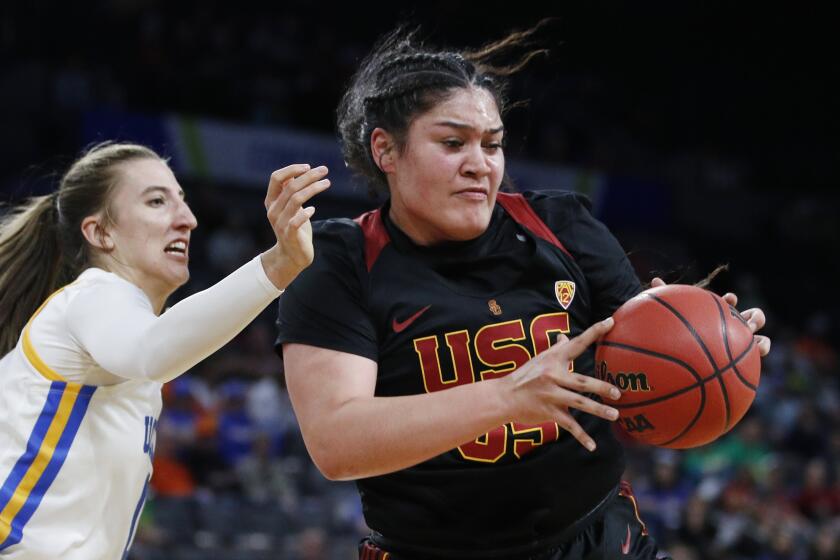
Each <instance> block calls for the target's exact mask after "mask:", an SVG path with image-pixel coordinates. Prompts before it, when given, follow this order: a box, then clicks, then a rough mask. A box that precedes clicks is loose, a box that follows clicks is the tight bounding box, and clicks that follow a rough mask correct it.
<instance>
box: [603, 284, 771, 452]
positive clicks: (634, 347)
mask: <svg viewBox="0 0 840 560" xmlns="http://www.w3.org/2000/svg"><path fill="white" fill-rule="evenodd" d="M613 317H614V319H615V325H614V326H613V328H612V330H611V331H610V332H609V333H607V334H606V335H605V336H604V337H603V338H601V339H600V340H599V341H598V344H597V348H596V351H595V364H596V373H597V375H598V377H599V378H600V379H602V380H604V381H607V382H608V383H611V384H612V385H615V386H616V387H618V388H619V389H620V390H621V392H622V396H621V399H620V400H619V401H617V402H616V403H610V406H613V407H615V408H617V409H618V410H619V414H620V415H619V419H618V420H617V422H618V423H619V425H620V426H621V428H623V429H624V431H625V432H626V433H627V434H628V435H629V436H631V437H633V438H634V439H636V440H638V441H640V442H643V443H646V444H649V445H655V446H659V447H670V448H675V449H684V448H689V447H697V446H700V445H704V444H707V443H709V442H711V441H714V440H715V439H717V438H718V437H720V436H721V435H723V434H725V433H726V432H728V431H729V430H731V429H732V428H733V427H734V426H735V425H736V424H737V423H738V421H739V420H741V418H743V416H744V414H745V413H746V412H747V409H749V407H750V405H751V404H752V402H753V399H754V398H755V393H756V390H757V388H758V382H759V377H760V373H761V361H760V357H759V351H758V346H757V345H756V344H755V342H754V340H753V333H752V331H751V330H750V328H749V325H748V324H747V322H746V321H745V320H744V319H743V317H741V314H740V313H739V312H738V311H737V310H736V309H735V308H734V307H731V306H730V305H729V304H728V303H726V302H725V301H724V300H723V298H721V297H720V296H718V295H717V294H714V293H712V292H710V291H708V290H704V289H701V288H697V287H694V286H686V285H677V284H673V285H669V286H661V287H658V288H651V289H649V290H646V291H644V292H642V293H641V294H639V295H637V296H636V297H634V298H632V299H630V300H629V301H627V302H626V303H625V304H624V305H622V306H621V307H620V308H619V309H618V311H616V313H615V314H614V315H613Z"/></svg>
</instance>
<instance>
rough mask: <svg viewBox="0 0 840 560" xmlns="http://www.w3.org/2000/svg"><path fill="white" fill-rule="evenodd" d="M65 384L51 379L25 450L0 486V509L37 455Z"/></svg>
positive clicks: (6, 502) (12, 493) (4, 505)
mask: <svg viewBox="0 0 840 560" xmlns="http://www.w3.org/2000/svg"><path fill="white" fill-rule="evenodd" d="M66 386H67V383H64V382H62V381H53V382H52V383H51V384H50V392H49V394H48V395H47V400H46V401H45V402H44V408H43V409H42V410H41V414H40V415H39V416H38V420H36V421H35V427H34V428H32V433H31V434H29V441H28V442H26V451H24V453H23V455H21V456H20V459H18V460H17V463H15V466H14V467H12V470H11V472H10V473H9V476H7V477H6V481H5V482H4V483H3V486H2V488H0V511H3V508H5V507H6V504H8V503H9V500H11V499H12V496H13V495H14V493H15V490H16V489H17V487H18V484H20V481H21V480H22V479H23V477H24V475H25V474H26V471H28V470H29V467H30V466H31V465H32V461H34V460H35V457H37V456H38V451H39V450H40V449H41V443H43V441H44V437H45V436H46V435H47V430H48V429H49V427H50V424H51V423H52V419H53V416H55V413H56V412H58V404H59V403H60V402H61V396H62V395H63V394H64V388H65V387H66Z"/></svg>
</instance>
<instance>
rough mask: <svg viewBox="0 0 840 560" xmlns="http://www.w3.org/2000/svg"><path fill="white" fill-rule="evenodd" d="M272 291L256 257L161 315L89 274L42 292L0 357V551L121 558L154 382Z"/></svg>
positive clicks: (242, 322) (130, 533) (144, 467)
mask: <svg viewBox="0 0 840 560" xmlns="http://www.w3.org/2000/svg"><path fill="white" fill-rule="evenodd" d="M279 293H280V290H277V289H276V288H275V287H274V285H273V284H271V282H270V280H269V279H268V278H267V277H266V276H265V272H264V271H263V268H262V265H261V264H260V262H259V259H258V258H257V259H254V260H253V261H251V262H250V263H248V264H246V265H245V266H243V267H242V268H240V269H239V270H237V271H235V272H234V273H233V274H231V275H230V276H228V277H227V278H225V279H224V280H222V281H221V282H219V283H218V284H216V285H215V286H213V287H211V288H209V289H207V290H205V291H203V292H200V293H198V294H195V295H193V296H191V297H189V298H186V299H185V300H183V301H182V302H180V303H178V304H177V305H175V306H174V307H172V308H171V309H170V310H168V311H167V312H166V313H164V314H162V315H160V316H156V315H155V314H154V310H153V308H152V305H151V303H150V302H149V300H148V298H147V297H146V296H145V294H144V293H143V292H142V291H141V290H140V289H139V288H138V287H137V286H135V285H133V284H131V283H129V282H127V281H126V280H123V279H121V278H119V277H118V276H116V275H114V274H112V273H109V272H105V271H103V270H99V269H88V270H86V271H85V272H84V273H82V274H81V275H80V276H79V278H78V279H77V281H76V282H74V283H73V284H70V285H69V286H66V287H65V288H63V289H62V290H59V291H58V292H56V293H55V294H53V296H51V297H50V299H48V300H47V301H46V302H45V303H44V305H42V306H41V309H39V310H38V311H37V312H36V313H35V315H34V316H33V318H32V319H31V320H30V321H29V323H28V324H27V326H26V327H25V329H24V331H23V333H22V334H21V337H20V340H19V342H18V344H17V346H16V347H15V348H14V349H13V350H12V351H11V352H9V353H8V354H7V355H6V356H4V357H3V358H2V360H0V558H2V559H3V560H12V559H14V560H48V559H49V560H55V559H58V558H61V559H62V560H100V559H101V560H110V559H113V560H120V559H122V558H124V557H125V556H126V553H127V551H128V548H129V546H130V545H131V541H132V539H133V537H134V532H135V530H136V525H137V520H138V518H139V516H140V512H141V511H142V508H143V503H144V501H145V497H146V489H147V486H148V483H149V479H150V478H151V474H152V458H153V454H154V445H155V430H156V427H157V418H158V416H159V414H160V408H161V396H160V389H161V386H162V383H163V382H164V381H167V380H169V379H172V378H174V377H175V376H177V375H179V374H181V373H183V372H184V371H186V370H187V369H189V368H190V367H192V366H193V365H195V364H196V363H198V362H199V361H200V360H202V359H204V358H205V357H207V356H208V355H209V354H211V353H212V352H214V351H215V350H217V349H218V348H219V347H221V346H222V345H223V344H225V343H226V342H227V341H229V340H230V339H231V338H232V337H233V336H234V335H236V333H238V332H239V331H240V330H241V329H242V328H243V327H244V326H246V325H247V324H248V323H250V322H251V321H252V320H253V319H254V317H256V315H257V314H258V313H259V312H260V311H261V310H262V309H264V308H265V306H267V305H268V304H269V303H270V302H271V301H272V300H273V299H274V298H276V297H277V295H279Z"/></svg>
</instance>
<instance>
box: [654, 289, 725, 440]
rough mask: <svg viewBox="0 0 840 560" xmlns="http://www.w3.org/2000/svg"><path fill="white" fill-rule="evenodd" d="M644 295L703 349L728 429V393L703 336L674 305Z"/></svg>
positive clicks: (655, 297)
mask: <svg viewBox="0 0 840 560" xmlns="http://www.w3.org/2000/svg"><path fill="white" fill-rule="evenodd" d="M645 295H647V296H648V297H650V298H651V299H653V300H654V301H655V302H657V303H659V304H660V305H661V306H663V307H664V308H665V309H667V310H668V311H670V312H671V313H672V314H673V315H674V316H675V317H676V318H677V319H679V321H680V322H681V323H682V324H683V325H684V326H685V328H686V329H688V332H689V333H691V336H692V337H694V340H695V341H696V342H697V344H698V345H699V346H700V349H701V350H702V351H703V354H705V356H706V359H707V360H709V363H710V364H711V366H712V369H714V370H715V373H716V374H718V375H717V380H718V383H719V384H720V392H721V395H722V396H723V403H724V406H725V410H726V420H725V422H724V430H728V429H729V393H728V392H727V391H726V385H725V384H724V382H723V377H722V376H721V375H722V374H721V372H720V368H719V367H718V365H717V363H716V362H715V359H714V358H713V357H712V354H711V352H709V349H708V348H707V347H706V343H705V342H704V341H703V338H702V337H701V336H700V334H699V333H698V332H697V331H696V330H695V329H694V326H693V325H692V324H691V323H690V322H689V321H688V319H686V318H685V317H683V316H682V314H681V313H680V312H679V311H678V310H677V309H676V308H675V307H673V306H672V305H671V304H670V303H668V302H667V301H665V300H663V299H662V298H659V297H657V296H655V295H653V294H645ZM709 295H711V296H712V298H714V294H712V293H711V292H709ZM704 406H705V403H704ZM700 411H701V413H702V411H703V409H702V408H701V409H700ZM669 443H670V442H669Z"/></svg>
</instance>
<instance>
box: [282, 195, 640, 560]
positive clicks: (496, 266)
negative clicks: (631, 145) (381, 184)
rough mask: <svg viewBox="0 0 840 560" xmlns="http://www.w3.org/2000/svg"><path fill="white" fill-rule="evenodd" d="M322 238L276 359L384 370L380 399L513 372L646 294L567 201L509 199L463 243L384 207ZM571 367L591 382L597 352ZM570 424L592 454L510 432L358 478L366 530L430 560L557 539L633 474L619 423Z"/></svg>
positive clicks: (582, 206)
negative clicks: (399, 223) (614, 429)
mask: <svg viewBox="0 0 840 560" xmlns="http://www.w3.org/2000/svg"><path fill="white" fill-rule="evenodd" d="M314 235H315V251H316V254H315V261H314V262H313V264H312V266H310V267H309V268H308V269H306V270H305V271H304V272H303V273H302V274H301V275H300V276H299V277H298V278H297V279H296V280H295V281H294V282H293V283H292V285H291V286H290V287H289V288H288V289H287V290H286V292H285V294H284V295H283V297H281V298H280V312H279V318H278V323H277V324H278V328H279V336H278V338H277V344H278V348H279V346H280V345H281V344H283V343H287V342H297V343H303V344H308V345H312V346H318V347H323V348H329V349H333V350H338V351H341V352H348V353H352V354H357V355H360V356H365V357H368V358H370V359H372V360H374V361H376V362H377V363H378V374H377V375H378V377H377V382H376V395H377V396H396V395H411V394H417V393H424V392H432V391H440V390H445V389H448V388H450V387H454V386H457V385H461V384H465V383H474V382H477V381H481V380H483V379H490V378H494V377H499V376H503V375H506V374H508V373H510V372H511V371H513V370H515V369H516V368H518V367H519V366H521V365H523V364H524V363H525V362H526V361H527V360H529V359H530V358H531V357H532V356H534V355H535V354H536V353H539V352H541V351H543V350H545V349H546V348H548V347H549V345H550V344H551V343H552V342H553V341H554V340H555V339H556V337H557V335H558V334H559V333H561V332H562V333H567V334H568V336H570V337H573V336H576V335H578V334H579V333H580V332H581V331H583V330H584V329H586V328H587V327H588V326H590V325H591V324H592V323H594V322H595V321H598V320H600V319H603V318H605V317H608V316H609V315H611V314H612V312H613V311H615V309H616V308H617V307H618V306H619V305H621V304H622V303H623V302H624V301H626V300H627V299H629V298H630V297H632V296H634V295H635V294H637V293H638V292H639V290H640V285H639V281H638V279H637V278H636V275H635V273H634V272H633V269H632V267H631V266H630V264H629V262H628V260H627V258H626V256H625V254H624V252H623V250H622V249H621V247H620V245H619V244H618V242H617V241H616V240H615V238H614V237H613V236H612V235H611V234H610V233H609V231H608V230H607V229H606V227H605V226H604V225H603V224H601V223H600V222H598V221H597V220H595V219H594V218H593V217H592V215H591V214H590V212H589V208H588V204H587V202H586V200H585V199H584V198H582V197H580V196H579V195H576V194H573V193H566V192H540V193H525V194H524V195H518V194H517V195H512V194H502V193H500V194H499V198H498V203H497V204H496V207H495V209H494V211H493V215H492V218H491V222H490V225H489V227H488V229H487V231H485V232H484V233H483V234H482V235H481V236H480V237H478V238H476V239H474V240H471V241H465V242H450V243H444V244H441V245H436V246H433V247H422V246H418V245H415V244H414V243H413V242H412V241H411V240H410V239H409V238H408V237H407V236H406V235H405V234H403V233H402V232H401V231H400V230H399V229H398V228H397V227H396V226H395V225H394V224H393V223H392V222H391V221H390V220H389V219H388V206H387V204H386V205H385V206H384V207H383V208H382V209H380V210H376V211H374V212H370V213H367V214H365V215H363V216H361V217H360V218H358V219H356V220H355V221H354V220H349V219H333V220H326V221H323V222H318V223H316V224H315V227H314ZM575 370H576V371H578V372H582V373H584V372H586V373H591V372H592V370H593V351H592V350H591V349H590V350H589V351H588V352H586V353H584V354H583V355H581V356H580V357H579V358H578V359H577V360H576V363H575ZM575 416H576V418H577V420H578V422H580V424H581V425H582V426H583V428H584V429H585V430H586V431H587V432H588V433H589V434H590V435H591V436H592V437H593V438H594V439H595V441H596V442H597V444H598V448H597V450H596V451H595V452H592V453H590V452H589V451H587V450H586V449H585V448H584V447H583V446H582V445H581V444H580V443H579V442H578V441H577V440H575V439H574V438H573V437H572V436H571V435H569V434H568V433H567V432H565V431H563V430H562V429H559V428H558V426H557V424H556V423H553V422H547V423H544V424H541V425H524V424H518V423H510V424H507V425H505V426H499V427H498V428H496V429H494V430H492V431H491V432H490V433H487V434H484V435H482V436H480V437H478V438H477V439H476V440H475V441H470V442H464V444H463V445H461V446H459V447H458V448H456V449H453V450H451V451H449V452H447V453H444V454H442V455H439V456H437V457H434V458H432V459H430V460H428V461H425V462H423V463H421V464H418V465H416V466H414V467H411V468H407V469H404V470H401V471H398V472H395V473H390V474H386V475H382V476H376V477H371V478H366V479H361V480H358V481H357V484H358V488H359V491H360V493H361V498H362V503H363V506H364V514H365V519H366V521H367V523H368V525H369V526H370V527H371V528H372V529H373V530H374V531H376V532H378V533H380V534H381V537H380V538H382V539H383V541H384V542H387V544H388V547H389V549H390V550H394V551H397V550H400V549H401V548H402V549H403V550H409V551H410V550H415V551H416V550H420V551H423V552H422V553H421V554H420V555H419V556H422V557H434V556H435V554H434V552H435V551H436V550H438V551H439V550H450V551H452V550H463V551H465V554H464V555H462V557H467V556H469V557H474V555H475V554H476V552H479V553H480V552H481V551H486V552H487V553H488V554H491V551H495V552H498V551H513V550H516V551H521V550H527V549H529V548H532V547H539V546H541V543H545V542H549V541H551V540H552V539H553V538H556V537H557V536H558V535H560V534H562V533H563V532H564V530H565V529H567V528H568V527H570V526H572V525H574V524H575V522H576V521H578V520H579V519H581V518H583V517H585V516H586V514H587V513H588V512H590V511H592V510H593V508H595V507H596V506H597V505H598V504H599V503H600V502H602V500H603V499H604V498H605V496H607V495H608V494H609V493H610V491H611V490H612V489H614V488H615V487H616V485H617V484H618V482H619V478H620V476H621V473H622V471H623V469H624V462H623V453H622V450H621V447H620V445H619V444H618V442H617V441H616V440H615V439H614V437H613V435H612V433H611V429H610V424H609V423H608V422H606V421H604V420H601V419H599V418H596V417H594V416H591V415H588V414H585V413H575ZM382 421H383V422H387V421H388V419H387V418H383V419H382ZM466 551H470V553H466ZM496 555H497V554H496Z"/></svg>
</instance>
